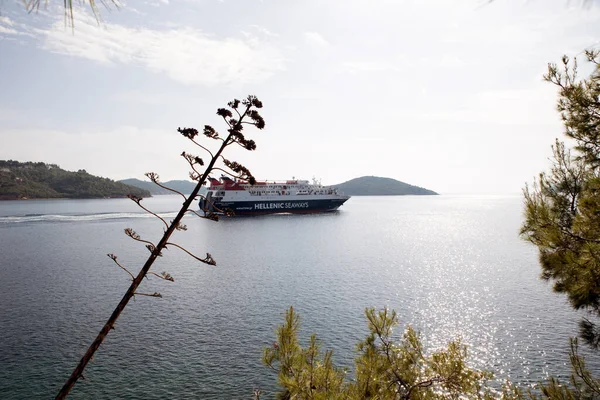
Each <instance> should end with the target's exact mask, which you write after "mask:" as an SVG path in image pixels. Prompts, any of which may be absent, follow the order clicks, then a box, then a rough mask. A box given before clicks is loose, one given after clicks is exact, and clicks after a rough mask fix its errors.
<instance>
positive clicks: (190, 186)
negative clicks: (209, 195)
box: [119, 178, 196, 195]
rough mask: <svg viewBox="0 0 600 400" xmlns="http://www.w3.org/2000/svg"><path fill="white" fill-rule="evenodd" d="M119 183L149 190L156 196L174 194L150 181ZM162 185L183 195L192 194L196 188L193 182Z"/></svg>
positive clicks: (175, 182) (132, 180)
mask: <svg viewBox="0 0 600 400" xmlns="http://www.w3.org/2000/svg"><path fill="white" fill-rule="evenodd" d="M119 182H123V183H124V184H126V185H131V186H135V187H138V188H140V189H145V190H148V191H149V192H150V193H152V194H153V195H154V194H173V192H171V191H168V190H167V189H163V188H161V187H160V186H158V185H156V184H154V183H152V182H150V181H141V180H139V179H135V178H130V179H123V180H121V181H119ZM160 184H161V185H164V186H166V187H168V188H171V189H174V190H177V191H178V192H181V193H183V194H190V193H192V190H194V188H195V187H196V183H194V182H191V181H166V182H160Z"/></svg>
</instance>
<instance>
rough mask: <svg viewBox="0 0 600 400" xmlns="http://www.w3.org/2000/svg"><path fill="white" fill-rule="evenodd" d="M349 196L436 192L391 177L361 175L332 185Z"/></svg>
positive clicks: (433, 193)
mask: <svg viewBox="0 0 600 400" xmlns="http://www.w3.org/2000/svg"><path fill="white" fill-rule="evenodd" d="M332 187H335V188H336V189H339V190H340V191H341V192H343V193H344V194H347V195H350V196H403V195H437V194H438V193H436V192H434V191H432V190H428V189H424V188H422V187H419V186H413V185H409V184H408V183H404V182H400V181H397V180H395V179H392V178H382V177H379V176H361V177H360V178H354V179H351V180H349V181H347V182H344V183H340V184H338V185H332Z"/></svg>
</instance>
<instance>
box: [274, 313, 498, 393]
mask: <svg viewBox="0 0 600 400" xmlns="http://www.w3.org/2000/svg"><path fill="white" fill-rule="evenodd" d="M365 315H366V318H367V325H368V328H369V332H370V333H369V335H368V336H367V338H366V339H365V340H363V341H361V342H359V343H358V345H357V347H356V351H357V356H356V359H355V372H354V374H355V378H354V379H353V380H349V379H347V378H348V374H347V373H346V370H345V369H343V368H339V367H336V366H335V365H334V364H333V361H332V358H333V352H332V351H325V352H324V353H323V352H322V351H321V348H320V344H319V341H318V340H317V337H316V336H315V335H312V336H311V337H310V341H309V343H308V346H307V347H306V348H304V347H302V346H301V345H300V343H299V342H298V328H299V317H298V315H297V314H296V313H295V311H294V309H293V308H292V307H290V309H289V310H288V311H287V312H286V315H285V322H284V323H283V324H282V325H281V326H279V328H278V329H277V341H276V342H275V343H274V344H273V346H272V347H268V348H265V349H264V352H263V362H264V363H265V365H267V366H269V367H270V368H272V369H273V370H275V371H277V372H278V379H279V385H280V386H281V387H282V388H283V391H282V392H281V393H280V394H279V398H280V399H381V400H384V399H449V398H452V399H456V398H463V399H488V398H493V396H492V393H493V392H492V390H491V388H490V387H488V385H487V382H488V380H489V379H490V378H491V377H492V374H491V373H489V372H485V371H477V370H475V369H472V368H469V367H468V365H467V363H466V359H467V349H466V346H464V345H462V344H461V343H460V341H459V340H457V341H454V342H451V343H449V344H448V347H447V348H446V349H441V350H438V351H435V352H433V353H432V354H431V355H426V354H425V353H424V351H423V345H422V343H421V338H420V335H419V333H418V332H416V331H415V330H414V329H412V328H410V327H408V328H407V329H406V331H405V332H404V335H403V336H402V338H401V340H399V341H396V340H394V338H393V335H392V334H393V328H394V327H395V326H396V325H397V324H398V318H397V315H396V312H394V311H390V310H387V309H384V310H382V311H375V309H372V308H371V309H367V310H366V311H365ZM506 393H509V392H508V391H506Z"/></svg>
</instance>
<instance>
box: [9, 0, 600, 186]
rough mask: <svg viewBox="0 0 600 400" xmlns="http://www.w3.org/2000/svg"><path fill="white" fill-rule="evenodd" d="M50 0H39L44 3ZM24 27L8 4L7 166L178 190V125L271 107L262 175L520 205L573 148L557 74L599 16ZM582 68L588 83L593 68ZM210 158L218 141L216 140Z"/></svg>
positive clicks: (162, 4) (532, 5)
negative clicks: (388, 181)
mask: <svg viewBox="0 0 600 400" xmlns="http://www.w3.org/2000/svg"><path fill="white" fill-rule="evenodd" d="M42 3H43V2H42ZM99 10H100V17H101V22H100V23H98V22H97V20H96V19H95V17H94V16H93V14H92V13H91V11H90V10H89V8H88V7H85V6H83V7H80V6H77V5H76V6H75V16H74V21H75V26H74V29H71V27H69V26H67V25H66V24H65V17H64V10H63V8H62V2H54V1H50V2H49V4H47V5H46V6H45V7H44V6H42V7H41V8H40V10H38V11H37V12H33V13H27V11H26V10H25V8H24V6H23V3H22V2H20V1H12V0H3V1H0V159H12V160H18V161H43V162H47V163H53V164H58V165H59V166H61V167H62V168H64V169H67V170H79V169H85V170H87V171H88V172H89V173H92V174H95V175H99V176H103V177H109V178H111V179H115V180H117V179H126V178H138V179H144V175H143V174H144V173H145V172H149V171H153V172H156V173H158V174H159V175H160V177H161V180H163V181H164V180H170V179H186V178H187V177H188V168H187V163H186V162H185V160H183V158H181V156H180V154H181V152H182V151H184V150H185V151H187V152H190V153H194V154H198V155H201V156H204V154H202V150H201V149H199V148H195V147H194V145H193V144H191V143H190V142H189V141H187V139H185V138H183V137H182V136H180V135H179V134H178V133H177V127H195V128H198V129H201V128H202V127H203V126H204V125H205V124H209V125H212V126H213V127H214V128H215V129H217V131H221V132H224V131H225V127H224V125H223V122H222V120H220V119H219V117H218V116H217V115H216V114H215V112H216V109H217V108H219V107H223V106H225V105H226V103H227V102H228V101H230V100H232V99H234V98H243V97H245V96H247V95H249V94H252V95H256V96H257V97H258V98H259V99H260V100H261V101H262V102H263V104H264V108H263V109H262V110H261V115H262V116H263V117H264V119H265V121H266V127H265V129H264V130H262V131H258V130H256V129H255V130H252V129H247V130H246V131H245V133H246V136H247V137H251V138H253V139H254V140H255V141H256V143H257V150H256V151H254V152H248V151H245V150H243V149H241V148H231V149H228V150H227V153H226V156H227V158H229V159H232V160H236V161H239V162H241V163H242V164H244V165H245V166H246V167H248V168H249V169H250V170H251V171H252V173H253V175H254V176H255V177H256V178H257V179H259V180H260V179H269V180H285V179H290V178H292V177H295V178H302V179H312V178H313V177H315V178H317V179H320V180H321V182H322V183H323V184H336V183H341V182H344V181H346V180H349V179H352V178H355V177H359V176H364V175H375V176H383V177H390V178H394V179H398V180H401V181H403V182H406V183H409V184H413V185H417V186H421V187H425V188H427V189H431V190H435V191H437V192H439V193H442V194H452V193H469V194H513V193H514V194H517V193H519V192H520V191H521V189H522V188H523V187H524V186H525V184H526V183H527V182H532V181H533V179H534V177H535V176H536V175H537V174H538V173H539V172H541V171H543V170H545V169H547V168H548V166H549V160H548V158H549V156H550V155H551V149H550V146H551V145H552V144H553V143H554V140H555V138H557V137H558V138H562V137H563V134H562V132H563V127H562V124H561V121H560V117H559V115H558V113H557V111H556V99H557V91H556V88H555V87H554V86H553V85H551V84H549V83H546V82H544V81H543V78H542V76H543V74H544V72H545V71H546V69H547V65H548V63H549V62H560V60H561V57H562V56H563V55H565V54H566V55H569V56H571V57H579V60H580V65H581V72H582V74H583V75H584V76H585V73H586V71H587V72H589V71H590V69H589V66H588V65H586V63H585V62H584V57H583V54H582V52H583V50H584V49H586V48H591V47H594V46H595V47H598V46H600V2H596V1H591V2H590V1H588V2H580V1H579V2H578V1H574V0H570V1H567V0H494V1H491V2H490V1H488V0H453V1H450V0H413V1H401V0H395V1H391V0H343V1H342V0H338V1H333V0H303V1H300V0H293V1H292V0H243V1H242V0H238V1H233V0H139V1H128V2H126V3H121V6H120V7H119V8H118V9H116V8H115V7H111V8H109V9H106V8H103V7H100V9H99ZM586 68H587V70H586ZM205 143H208V144H209V145H210V146H215V145H217V142H212V141H207V142H205Z"/></svg>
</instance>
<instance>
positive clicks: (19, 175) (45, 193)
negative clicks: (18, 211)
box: [0, 160, 150, 199]
mask: <svg viewBox="0 0 600 400" xmlns="http://www.w3.org/2000/svg"><path fill="white" fill-rule="evenodd" d="M129 194H132V195H135V196H139V197H149V196H150V192H148V191H147V190H142V189H139V188H136V187H133V186H128V185H125V184H123V183H119V182H115V181H112V180H110V179H108V178H100V177H97V176H93V175H90V174H88V173H87V172H86V171H85V170H83V169H81V170H79V171H77V172H70V171H65V170H63V169H61V168H60V167H59V166H58V165H55V164H45V163H43V162H37V163H34V162H25V163H21V162H18V161H12V160H8V161H3V160H0V199H23V198H30V199H33V198H61V197H62V198H103V197H126V196H127V195H129Z"/></svg>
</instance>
